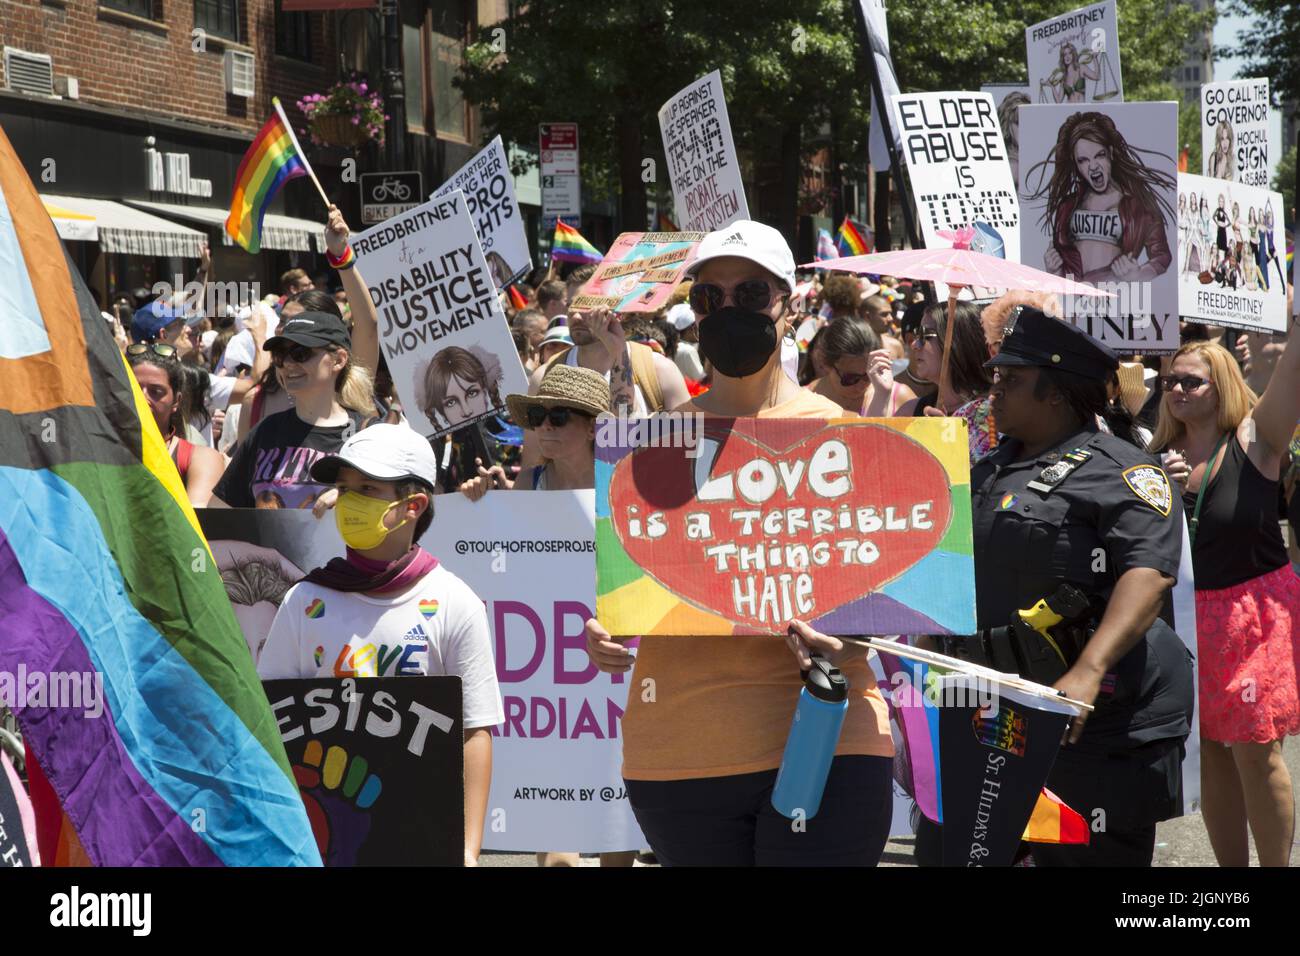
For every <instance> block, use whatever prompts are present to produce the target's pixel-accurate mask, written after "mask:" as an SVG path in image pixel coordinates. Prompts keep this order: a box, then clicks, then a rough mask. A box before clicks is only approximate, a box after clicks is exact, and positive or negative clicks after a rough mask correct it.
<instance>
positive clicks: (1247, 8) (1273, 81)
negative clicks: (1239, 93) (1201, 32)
mask: <svg viewBox="0 0 1300 956" xmlns="http://www.w3.org/2000/svg"><path fill="white" fill-rule="evenodd" d="M1228 9H1229V10H1230V11H1231V12H1233V13H1237V14H1244V15H1245V16H1247V17H1249V18H1250V26H1249V28H1247V29H1246V30H1244V31H1242V32H1241V33H1240V34H1239V35H1238V36H1237V37H1236V40H1237V45H1236V47H1235V48H1234V49H1233V52H1234V53H1236V54H1237V55H1238V56H1241V57H1244V58H1245V60H1246V66H1245V69H1244V72H1243V73H1242V74H1241V75H1242V76H1243V77H1252V76H1267V77H1268V79H1269V90H1270V92H1271V93H1272V94H1273V96H1274V98H1275V101H1276V98H1277V97H1280V96H1281V95H1282V94H1283V93H1285V92H1288V91H1289V93H1290V96H1291V99H1292V100H1294V99H1295V96H1296V91H1297V90H1300V3H1296V2H1287V0H1232V3H1231V4H1230V5H1229V7H1228Z"/></svg>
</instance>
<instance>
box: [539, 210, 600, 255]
mask: <svg viewBox="0 0 1300 956" xmlns="http://www.w3.org/2000/svg"><path fill="white" fill-rule="evenodd" d="M603 258H604V255H602V254H601V251H600V250H599V249H597V248H596V247H595V246H593V245H592V244H591V243H590V242H588V241H587V240H586V239H584V238H582V233H580V232H578V230H576V229H574V228H573V227H572V226H568V225H565V223H564V220H563V219H557V220H555V236H554V238H553V239H552V240H551V261H552V262H583V263H593V264H598V263H599V262H600V260H601V259H603Z"/></svg>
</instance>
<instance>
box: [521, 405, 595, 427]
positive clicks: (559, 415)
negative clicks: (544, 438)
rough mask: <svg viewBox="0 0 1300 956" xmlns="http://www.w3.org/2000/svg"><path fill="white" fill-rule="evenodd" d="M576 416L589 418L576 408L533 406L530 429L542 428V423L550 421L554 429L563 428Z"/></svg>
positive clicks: (529, 418)
mask: <svg viewBox="0 0 1300 956" xmlns="http://www.w3.org/2000/svg"><path fill="white" fill-rule="evenodd" d="M574 415H579V416H582V417H583V418H587V417H589V416H587V415H583V413H582V412H580V411H578V410H577V409H576V408H564V407H563V406H561V407H559V408H543V407H542V406H541V405H532V406H530V407H529V409H528V427H529V428H541V427H542V422H545V421H549V422H550V423H551V427H552V428H563V427H564V426H565V425H567V424H569V419H570V418H571V417H572V416H574Z"/></svg>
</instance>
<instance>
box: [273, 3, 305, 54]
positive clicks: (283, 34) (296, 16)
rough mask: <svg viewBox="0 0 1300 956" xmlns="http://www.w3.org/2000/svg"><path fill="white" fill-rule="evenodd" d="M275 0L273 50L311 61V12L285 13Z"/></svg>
mask: <svg viewBox="0 0 1300 956" xmlns="http://www.w3.org/2000/svg"><path fill="white" fill-rule="evenodd" d="M280 5H281V0H275V52H276V53H278V54H280V55H281V56H291V57H293V58H294V59H295V60H307V61H308V62H311V14H309V13H285V12H284V11H283V10H281V9H280Z"/></svg>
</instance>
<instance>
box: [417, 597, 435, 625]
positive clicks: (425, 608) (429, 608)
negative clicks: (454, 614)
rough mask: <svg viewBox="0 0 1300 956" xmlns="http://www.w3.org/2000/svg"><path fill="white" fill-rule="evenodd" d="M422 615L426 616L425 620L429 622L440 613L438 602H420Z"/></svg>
mask: <svg viewBox="0 0 1300 956" xmlns="http://www.w3.org/2000/svg"><path fill="white" fill-rule="evenodd" d="M420 613H421V614H423V615H424V619H425V620H426V621H427V620H429V619H430V618H431V617H433V616H434V615H435V614H437V613H438V602H437V601H421V602H420Z"/></svg>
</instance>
